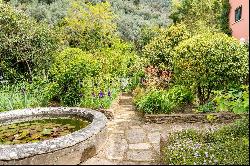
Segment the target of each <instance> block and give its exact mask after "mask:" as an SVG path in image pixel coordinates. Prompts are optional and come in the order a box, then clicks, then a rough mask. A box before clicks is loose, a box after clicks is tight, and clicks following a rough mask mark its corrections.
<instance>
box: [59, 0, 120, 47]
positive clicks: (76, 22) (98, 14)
mask: <svg viewBox="0 0 250 166" xmlns="http://www.w3.org/2000/svg"><path fill="white" fill-rule="evenodd" d="M113 17H114V16H113V13H112V11H111V9H110V4H109V3H107V2H105V3H98V4H96V5H92V4H90V3H89V4H85V3H84V1H83V2H81V1H73V2H72V3H71V6H70V8H69V10H68V14H67V16H66V17H65V18H64V19H63V21H62V22H61V24H60V27H61V29H63V31H64V34H65V40H66V42H67V44H68V45H69V46H70V47H78V48H81V49H83V50H86V51H92V50H95V49H100V48H102V47H111V46H112V44H113V43H112V37H115V33H116V32H115V30H116V27H115V24H113V22H112V20H113ZM90 22H91V24H90Z"/></svg>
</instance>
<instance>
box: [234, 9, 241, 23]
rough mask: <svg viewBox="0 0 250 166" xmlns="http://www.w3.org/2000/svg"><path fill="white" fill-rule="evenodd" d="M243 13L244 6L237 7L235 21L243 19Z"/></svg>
mask: <svg viewBox="0 0 250 166" xmlns="http://www.w3.org/2000/svg"><path fill="white" fill-rule="evenodd" d="M241 14H242V6H240V7H238V8H236V10H235V22H237V21H239V20H240V19H241Z"/></svg>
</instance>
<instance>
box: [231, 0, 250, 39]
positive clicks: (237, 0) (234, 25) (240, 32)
mask: <svg viewBox="0 0 250 166" xmlns="http://www.w3.org/2000/svg"><path fill="white" fill-rule="evenodd" d="M229 2H230V5H231V10H230V14H229V24H230V28H231V29H232V36H233V37H235V38H237V39H239V40H240V41H242V42H247V43H249V0H229Z"/></svg>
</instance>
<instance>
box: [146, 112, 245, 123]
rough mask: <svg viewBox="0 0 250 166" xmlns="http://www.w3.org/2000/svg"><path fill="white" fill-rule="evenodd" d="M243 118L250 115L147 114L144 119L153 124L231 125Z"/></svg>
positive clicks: (226, 113)
mask: <svg viewBox="0 0 250 166" xmlns="http://www.w3.org/2000/svg"><path fill="white" fill-rule="evenodd" d="M242 116H249V114H242V115H239V114H234V113H229V112H223V113H210V114H205V113H203V114H202V113H196V114H195V113H194V114H158V115H150V114H145V115H144V118H145V121H146V122H151V123H183V122H186V123H196V122H202V123H211V122H213V123H230V122H233V121H234V120H236V119H240V118H242Z"/></svg>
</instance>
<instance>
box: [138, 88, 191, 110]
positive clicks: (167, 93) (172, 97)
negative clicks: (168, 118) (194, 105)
mask: <svg viewBox="0 0 250 166" xmlns="http://www.w3.org/2000/svg"><path fill="white" fill-rule="evenodd" d="M135 92H136V91H135ZM135 92H134V93H135ZM135 95H136V97H135V98H136V99H137V100H136V101H135V103H136V105H137V106H138V109H139V110H143V112H145V113H148V114H157V113H172V112H174V111H176V110H177V109H178V108H179V107H181V106H183V105H184V104H187V103H190V102H191V101H192V100H193V95H192V93H191V92H190V91H189V90H188V89H186V88H185V87H183V86H174V87H172V88H170V89H169V90H151V91H148V92H144V91H143V90H139V89H138V90H137V93H135Z"/></svg>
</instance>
